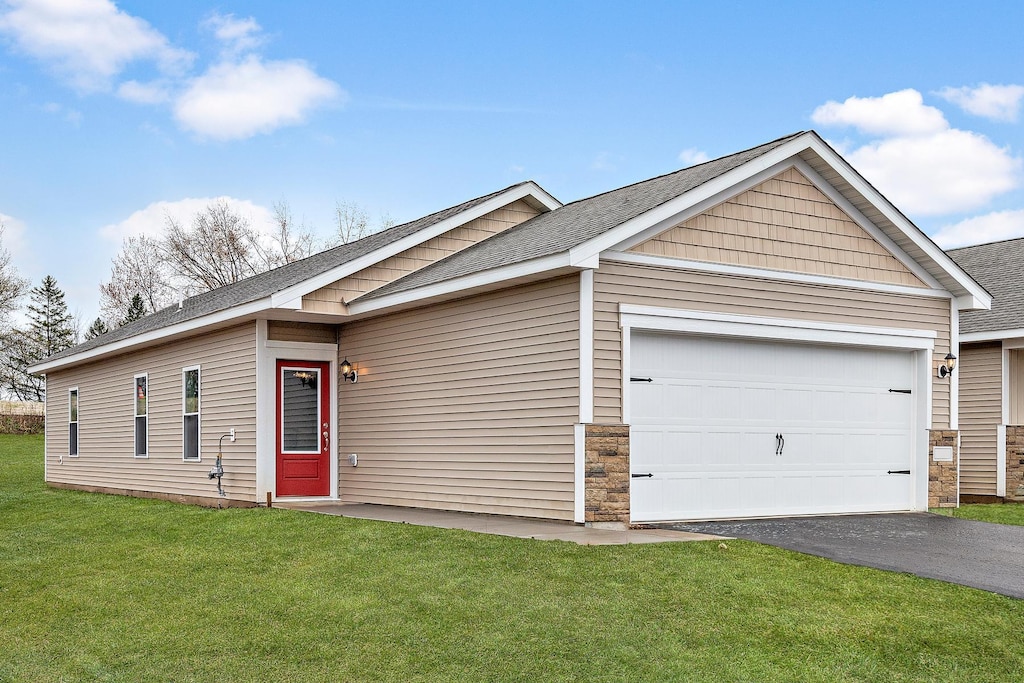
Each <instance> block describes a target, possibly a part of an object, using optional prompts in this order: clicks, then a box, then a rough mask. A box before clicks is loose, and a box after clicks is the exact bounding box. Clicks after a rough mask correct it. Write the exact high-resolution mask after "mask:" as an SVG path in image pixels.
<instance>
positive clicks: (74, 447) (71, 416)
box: [68, 387, 78, 456]
mask: <svg viewBox="0 0 1024 683" xmlns="http://www.w3.org/2000/svg"><path fill="white" fill-rule="evenodd" d="M68 455H75V456H77V455H78V387H74V388H72V389H68Z"/></svg>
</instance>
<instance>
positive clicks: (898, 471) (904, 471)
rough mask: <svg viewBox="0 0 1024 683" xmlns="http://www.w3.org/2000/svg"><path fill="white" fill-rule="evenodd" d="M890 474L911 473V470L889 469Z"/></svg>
mask: <svg viewBox="0 0 1024 683" xmlns="http://www.w3.org/2000/svg"><path fill="white" fill-rule="evenodd" d="M888 473H889V474H910V470H889V472H888Z"/></svg>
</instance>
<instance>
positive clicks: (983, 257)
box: [946, 238, 1024, 341]
mask: <svg viewBox="0 0 1024 683" xmlns="http://www.w3.org/2000/svg"><path fill="white" fill-rule="evenodd" d="M946 253H948V254H949V255H950V257H951V258H952V259H953V260H954V261H956V262H957V264H958V265H959V266H960V267H961V268H963V269H964V270H966V271H967V272H968V273H970V274H971V277H973V278H974V279H975V280H977V281H978V282H980V283H981V285H982V286H983V287H984V288H985V289H987V290H988V291H989V292H991V293H992V308H991V310H987V311H964V312H963V313H962V314H961V315H960V333H961V341H970V340H971V337H970V336H965V335H973V336H979V340H980V339H982V338H984V339H1000V338H1003V337H1019V336H1024V270H1022V268H1021V266H1022V265H1024V238H1019V239H1013V240H1003V241H1001V242H990V243H988V244H978V245H976V246H973V247H962V248H960V249H950V250H949V251H948V252H946ZM997 331H998V332H1001V333H1005V334H995V335H993V334H987V335H986V334H985V333H992V332H997Z"/></svg>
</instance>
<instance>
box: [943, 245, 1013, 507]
mask: <svg viewBox="0 0 1024 683" xmlns="http://www.w3.org/2000/svg"><path fill="white" fill-rule="evenodd" d="M949 255H950V256H951V257H952V258H953V260H954V261H956V263H957V264H958V265H960V266H961V267H962V268H964V269H965V270H967V271H968V272H969V273H970V274H971V275H972V276H974V277H975V278H976V279H977V281H978V282H979V283H981V284H982V285H983V286H984V287H985V289H986V290H988V291H989V292H991V293H992V307H991V309H989V310H975V311H965V312H964V313H962V314H961V316H960V361H959V364H958V366H959V368H960V369H959V371H958V372H959V373H960V383H961V387H962V390H961V398H960V430H961V431H960V439H961V443H960V453H961V461H960V480H961V484H960V487H961V488H960V490H961V493H962V495H963V497H964V500H966V501H975V502H986V501H989V502H991V501H995V500H998V499H1000V498H1002V499H1007V500H1024V288H1022V286H1021V285H1022V279H1021V263H1024V239H1014V240H1005V241H1001V242H992V243H989V244H979V245H977V246H973V247H964V248H962V249H952V250H950V251H949Z"/></svg>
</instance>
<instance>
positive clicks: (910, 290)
mask: <svg viewBox="0 0 1024 683" xmlns="http://www.w3.org/2000/svg"><path fill="white" fill-rule="evenodd" d="M601 258H602V259H603V260H605V261H618V262H622V263H633V264H637V265H643V266H658V267H662V268H680V269H686V270H697V271H701V272H705V273H714V274H718V275H739V276H741V277H754V278H758V279H765V280H778V281H782V282H799V283H803V284H812V285H827V286H830V287H843V288H846V289H860V290H866V291H871V292H886V293H891V294H909V295H912V296H928V297H936V298H941V299H952V295H951V294H950V293H949V292H947V291H946V290H944V289H924V288H921V287H909V286H907V285H893V284H886V283H883V282H866V281H864V280H847V279H844V278H838V277H830V276H827V275H814V274H812V273H794V272H792V271H788V270H769V269H767V268H753V267H750V266H735V265H726V264H724V263H709V262H706V261H689V260H686V259H677V258H670V257H668V256H651V255H649V254H638V253H635V252H623V251H606V252H604V253H603V254H601Z"/></svg>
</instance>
